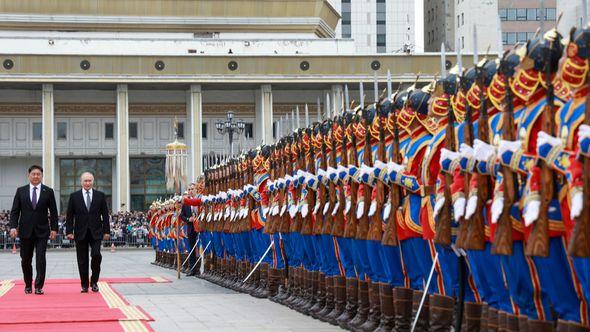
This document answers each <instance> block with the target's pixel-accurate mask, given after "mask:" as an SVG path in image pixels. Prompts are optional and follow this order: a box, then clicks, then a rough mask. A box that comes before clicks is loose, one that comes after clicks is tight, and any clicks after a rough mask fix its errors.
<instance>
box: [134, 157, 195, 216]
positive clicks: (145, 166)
mask: <svg viewBox="0 0 590 332" xmlns="http://www.w3.org/2000/svg"><path fill="white" fill-rule="evenodd" d="M165 164H166V160H165V158H162V157H154V158H129V167H130V171H131V172H130V173H131V179H130V180H131V181H130V182H131V188H130V191H131V210H132V211H145V210H147V209H148V208H149V205H150V204H151V203H152V201H154V200H155V199H157V198H158V197H165V196H167V195H168V194H169V193H168V192H167V190H166V175H165V172H164V167H165ZM180 189H181V190H184V189H186V188H180Z"/></svg>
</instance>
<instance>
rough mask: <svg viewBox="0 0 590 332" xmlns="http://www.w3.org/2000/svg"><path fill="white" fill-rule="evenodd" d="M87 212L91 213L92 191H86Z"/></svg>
mask: <svg viewBox="0 0 590 332" xmlns="http://www.w3.org/2000/svg"><path fill="white" fill-rule="evenodd" d="M86 210H88V211H90V191H86Z"/></svg>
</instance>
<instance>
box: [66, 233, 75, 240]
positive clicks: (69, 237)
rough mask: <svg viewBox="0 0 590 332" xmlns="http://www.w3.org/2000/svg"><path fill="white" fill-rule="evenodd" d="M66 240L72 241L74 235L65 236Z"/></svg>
mask: <svg viewBox="0 0 590 332" xmlns="http://www.w3.org/2000/svg"><path fill="white" fill-rule="evenodd" d="M66 238H67V239H68V240H73V239H74V234H68V235H66Z"/></svg>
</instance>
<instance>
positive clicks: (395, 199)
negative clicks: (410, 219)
mask: <svg viewBox="0 0 590 332" xmlns="http://www.w3.org/2000/svg"><path fill="white" fill-rule="evenodd" d="M397 96H398V94H397V93H396V97H397ZM387 98H390V99H391V104H392V105H391V106H392V107H391V109H390V112H389V114H388V120H387V121H388V122H391V128H390V129H389V128H388V129H389V130H388V131H387V132H388V136H391V135H393V139H392V140H391V161H392V162H393V163H396V164H398V165H399V163H400V160H401V158H400V153H399V143H400V142H399V128H398V125H397V117H396V114H395V108H394V107H393V104H394V102H395V100H394V99H395V98H394V96H393V95H392V86H391V73H390V72H389V70H388V71H387ZM389 119H391V121H390V120H389ZM392 130H393V131H392ZM384 160H386V159H384ZM389 204H390V210H389V214H388V215H387V225H386V226H385V230H384V231H383V238H382V239H381V244H382V245H384V246H397V245H398V244H399V242H398V238H397V210H398V209H399V207H400V205H401V188H400V187H399V185H398V184H397V183H395V182H394V181H390V185H389Z"/></svg>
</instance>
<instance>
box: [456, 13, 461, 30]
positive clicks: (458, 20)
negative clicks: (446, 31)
mask: <svg viewBox="0 0 590 332" xmlns="http://www.w3.org/2000/svg"><path fill="white" fill-rule="evenodd" d="M460 18H461V17H460V16H459V15H457V28H458V27H460V26H461V20H460Z"/></svg>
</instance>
